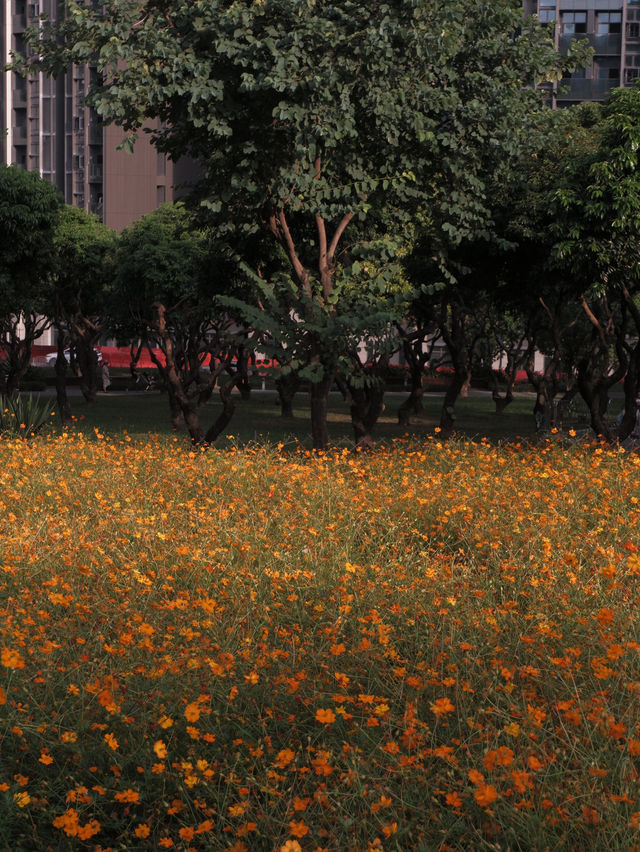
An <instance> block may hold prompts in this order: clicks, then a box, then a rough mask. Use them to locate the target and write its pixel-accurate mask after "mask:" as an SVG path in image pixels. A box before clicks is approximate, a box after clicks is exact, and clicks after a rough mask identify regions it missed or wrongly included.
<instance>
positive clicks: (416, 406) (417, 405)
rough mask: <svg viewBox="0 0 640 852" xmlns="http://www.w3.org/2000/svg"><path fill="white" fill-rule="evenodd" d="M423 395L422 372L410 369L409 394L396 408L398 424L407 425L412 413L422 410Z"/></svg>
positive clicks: (418, 412)
mask: <svg viewBox="0 0 640 852" xmlns="http://www.w3.org/2000/svg"><path fill="white" fill-rule="evenodd" d="M423 395H424V373H423V371H422V370H420V372H419V373H417V372H414V371H413V370H411V390H410V391H409V396H408V397H407V398H406V399H405V401H404V402H403V403H402V405H401V406H400V407H399V408H398V423H399V424H400V426H409V425H410V423H411V415H412V414H420V412H421V411H423V405H422V397H423Z"/></svg>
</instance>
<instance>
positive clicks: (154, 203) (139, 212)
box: [103, 126, 173, 231]
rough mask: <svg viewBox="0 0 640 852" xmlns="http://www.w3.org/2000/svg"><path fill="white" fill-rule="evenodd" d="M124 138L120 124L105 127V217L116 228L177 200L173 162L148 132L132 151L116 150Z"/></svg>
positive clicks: (111, 226)
mask: <svg viewBox="0 0 640 852" xmlns="http://www.w3.org/2000/svg"><path fill="white" fill-rule="evenodd" d="M123 137H124V131H123V130H122V129H121V128H119V127H115V126H109V127H106V128H105V130H104V146H103V157H104V184H103V192H104V198H103V209H104V213H103V219H104V223H105V225H107V226H108V227H110V228H113V229H114V230H116V231H121V230H122V229H123V228H126V227H127V225H130V224H131V223H132V222H133V221H135V220H136V219H139V218H140V217H141V216H143V215H144V214H145V213H151V212H152V211H153V210H155V209H156V207H158V205H159V204H161V203H162V202H163V201H172V200H173V197H172V179H173V167H172V163H171V162H170V161H169V160H165V159H164V157H163V155H159V154H158V152H157V151H156V149H155V148H153V147H152V145H151V144H150V142H149V138H148V136H147V135H146V134H144V133H141V134H140V136H139V137H138V141H137V142H136V146H135V150H134V152H133V153H132V154H129V153H127V152H126V151H124V150H116V149H117V146H118V145H119V144H120V143H121V141H122V139H123ZM163 163H164V165H163ZM163 171H164V172H165V174H162V172H163Z"/></svg>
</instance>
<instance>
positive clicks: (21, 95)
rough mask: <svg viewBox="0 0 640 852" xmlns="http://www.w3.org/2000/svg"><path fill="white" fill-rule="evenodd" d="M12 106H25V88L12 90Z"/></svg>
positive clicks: (22, 107) (20, 107)
mask: <svg viewBox="0 0 640 852" xmlns="http://www.w3.org/2000/svg"><path fill="white" fill-rule="evenodd" d="M13 106H14V108H18V109H24V108H25V107H26V106H27V89H26V86H25V87H24V88H22V87H21V88H18V87H17V86H16V88H15V89H14V90H13Z"/></svg>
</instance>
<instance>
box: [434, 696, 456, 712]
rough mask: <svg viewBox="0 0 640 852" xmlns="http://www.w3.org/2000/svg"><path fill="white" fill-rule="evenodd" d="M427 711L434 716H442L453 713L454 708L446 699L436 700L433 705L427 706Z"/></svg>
mask: <svg viewBox="0 0 640 852" xmlns="http://www.w3.org/2000/svg"><path fill="white" fill-rule="evenodd" d="M429 709H430V710H431V712H432V713H435V715H436V716H443V715H444V714H445V713H453V711H454V710H455V709H456V708H455V707H454V705H453V704H452V703H451V701H450V700H449V699H448V698H438V699H437V700H436V701H435V703H433V704H430V705H429Z"/></svg>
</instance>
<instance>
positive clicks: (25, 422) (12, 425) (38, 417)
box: [0, 395, 53, 438]
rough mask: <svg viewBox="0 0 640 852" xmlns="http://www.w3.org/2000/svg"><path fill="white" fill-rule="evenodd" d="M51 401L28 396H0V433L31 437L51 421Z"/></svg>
mask: <svg viewBox="0 0 640 852" xmlns="http://www.w3.org/2000/svg"><path fill="white" fill-rule="evenodd" d="M51 407H52V406H51V403H50V402H49V401H48V400H45V399H42V400H41V399H34V397H32V396H31V395H29V396H26V397H25V396H16V397H14V398H11V397H6V396H0V435H11V436H19V437H21V438H32V437H33V436H34V435H37V434H38V432H40V431H41V430H42V429H43V427H44V426H46V425H47V424H48V423H50V422H51V418H52V417H53V411H51Z"/></svg>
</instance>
